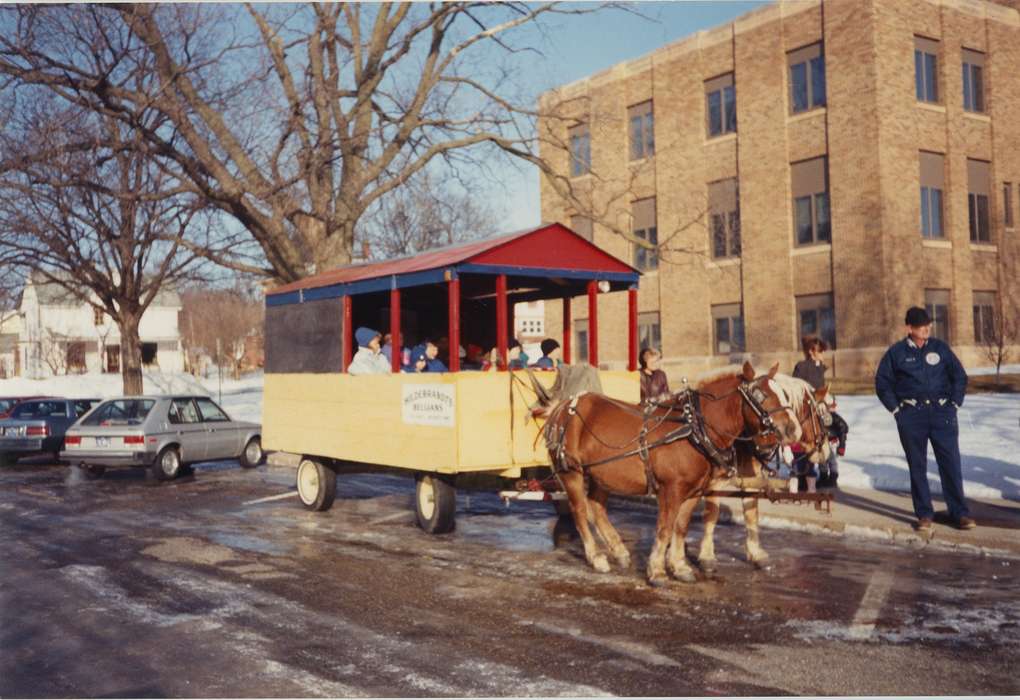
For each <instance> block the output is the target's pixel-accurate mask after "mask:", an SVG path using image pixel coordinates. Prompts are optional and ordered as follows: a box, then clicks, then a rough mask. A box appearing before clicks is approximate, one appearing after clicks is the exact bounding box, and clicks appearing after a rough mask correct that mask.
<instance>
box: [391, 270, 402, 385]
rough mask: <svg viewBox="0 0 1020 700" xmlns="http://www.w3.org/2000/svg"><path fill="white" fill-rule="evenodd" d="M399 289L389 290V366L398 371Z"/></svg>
mask: <svg viewBox="0 0 1020 700" xmlns="http://www.w3.org/2000/svg"><path fill="white" fill-rule="evenodd" d="M400 347H401V346H400V290H399V289H398V288H396V287H394V288H393V289H391V290H390V358H391V361H390V368H391V369H392V370H393V372H399V371H400V355H401V353H400Z"/></svg>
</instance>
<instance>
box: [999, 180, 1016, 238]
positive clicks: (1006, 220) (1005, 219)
mask: <svg viewBox="0 0 1020 700" xmlns="http://www.w3.org/2000/svg"><path fill="white" fill-rule="evenodd" d="M1002 225H1003V226H1004V227H1006V228H1013V227H1014V226H1015V225H1016V222H1015V221H1014V219H1013V183H1012V182H1003V183H1002Z"/></svg>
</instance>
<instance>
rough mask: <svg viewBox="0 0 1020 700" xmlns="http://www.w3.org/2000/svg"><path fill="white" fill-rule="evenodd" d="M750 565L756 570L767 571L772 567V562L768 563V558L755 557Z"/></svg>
mask: <svg viewBox="0 0 1020 700" xmlns="http://www.w3.org/2000/svg"><path fill="white" fill-rule="evenodd" d="M751 566H753V567H754V568H755V569H757V570H758V571H768V570H769V569H771V568H772V564H770V563H769V560H768V559H755V560H754V561H752V562H751Z"/></svg>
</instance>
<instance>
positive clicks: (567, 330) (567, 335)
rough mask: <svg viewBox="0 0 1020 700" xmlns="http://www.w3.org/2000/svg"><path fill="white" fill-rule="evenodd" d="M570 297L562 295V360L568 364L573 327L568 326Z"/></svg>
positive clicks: (569, 321)
mask: <svg viewBox="0 0 1020 700" xmlns="http://www.w3.org/2000/svg"><path fill="white" fill-rule="evenodd" d="M570 326H571V320H570V297H563V361H564V362H565V363H566V364H568V365H569V364H570V343H571V341H572V340H573V337H574V329H573V328H571V327H570Z"/></svg>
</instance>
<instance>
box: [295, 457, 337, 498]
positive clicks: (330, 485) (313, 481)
mask: <svg viewBox="0 0 1020 700" xmlns="http://www.w3.org/2000/svg"><path fill="white" fill-rule="evenodd" d="M297 491H298V498H300V499H301V504H302V505H304V507H305V508H307V509H308V510H320V511H321V510H329V509H330V508H331V507H332V506H333V500H334V499H335V498H336V472H335V471H333V470H332V469H330V468H329V467H327V466H325V465H324V464H323V463H322V462H319V461H316V460H314V459H308V458H305V459H302V460H301V464H299V465H298V468H297Z"/></svg>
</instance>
